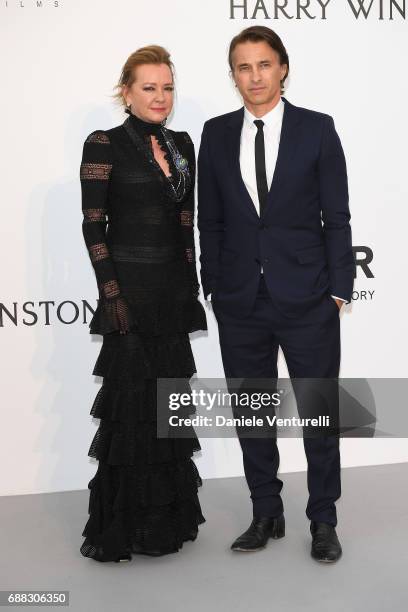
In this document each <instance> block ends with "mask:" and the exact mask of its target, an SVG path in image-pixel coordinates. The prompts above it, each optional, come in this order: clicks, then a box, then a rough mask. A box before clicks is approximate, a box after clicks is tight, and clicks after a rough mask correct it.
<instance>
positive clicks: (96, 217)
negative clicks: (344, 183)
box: [80, 45, 207, 561]
mask: <svg viewBox="0 0 408 612" xmlns="http://www.w3.org/2000/svg"><path fill="white" fill-rule="evenodd" d="M117 88H118V90H119V91H118V93H117V95H116V97H117V98H118V99H119V100H120V101H121V103H122V104H123V105H124V106H125V111H126V112H127V113H128V115H129V116H128V117H127V118H126V120H125V121H124V123H123V124H122V125H119V126H117V127H114V128H112V129H109V130H106V131H103V130H97V131H94V132H92V133H91V134H90V135H89V136H88V137H87V138H86V141H85V143H84V148H83V157H82V163H81V171H80V175H81V189H82V210H83V214H84V219H83V234H84V238H85V243H86V245H87V248H88V250H89V256H90V259H91V261H92V265H93V267H94V270H95V275H96V279H97V283H98V287H99V302H98V307H97V309H96V311H95V313H94V316H93V318H92V321H91V323H90V333H91V334H101V335H102V336H103V343H102V347H101V351H100V354H99V356H98V359H97V361H96V364H95V367H94V370H93V374H95V375H97V376H102V377H103V384H102V386H101V388H100V390H99V392H98V394H97V396H96V398H95V401H94V404H93V406H92V409H91V414H92V415H93V416H94V417H96V418H100V419H101V421H100V425H99V428H98V430H97V432H96V434H95V437H94V439H93V441H92V444H91V446H90V449H89V453H88V454H89V456H90V457H94V458H96V459H98V460H99V464H98V469H97V472H96V475H95V476H94V477H93V478H92V480H91V481H90V482H89V484H88V488H89V489H90V498H89V520H88V522H87V524H86V526H85V529H84V531H83V534H82V535H83V536H84V537H85V541H84V542H83V544H82V546H81V553H82V554H83V555H84V556H85V557H91V558H93V559H95V560H98V561H122V560H130V559H131V557H132V553H143V554H148V555H163V554H166V553H171V552H176V551H177V550H179V549H180V548H181V547H182V545H183V542H184V541H186V540H195V538H196V537H197V532H198V525H199V524H201V523H203V522H204V521H205V519H204V517H203V515H202V513H201V508H200V504H199V501H198V497H197V487H198V486H200V485H201V479H200V476H199V474H198V470H197V468H196V466H195V464H194V462H193V460H192V459H191V457H192V455H193V452H194V451H196V450H200V445H199V442H198V440H197V437H196V436H195V433H194V432H193V434H192V436H191V437H190V438H184V439H183V438H180V439H170V438H159V437H157V431H156V424H157V415H156V382H157V378H158V377H168V378H173V377H175V378H184V377H185V379H186V383H187V384H188V385H189V383H188V381H189V379H190V377H191V376H192V375H193V374H194V372H196V368H195V363H194V358H193V354H192V351H191V346H190V340H189V336H188V334H189V332H192V331H195V330H199V329H202V330H205V329H207V322H206V316H205V311H204V308H203V306H202V304H201V303H200V302H199V301H198V299H197V296H198V292H199V284H198V280H197V274H196V266H195V249H194V233H193V219H194V183H195V155H194V145H193V143H192V141H191V139H190V137H189V136H188V134H187V133H186V132H174V131H172V130H169V129H167V128H165V127H164V124H165V121H166V118H167V117H168V115H169V114H170V112H171V110H172V106H173V95H174V93H173V92H174V84H173V64H172V62H171V61H170V56H169V54H168V53H167V51H166V50H165V49H163V48H162V47H159V46H156V45H152V46H148V47H144V48H142V49H139V50H138V51H136V52H135V53H133V54H132V55H131V56H130V57H129V58H128V60H127V61H126V64H125V65H124V67H123V69H122V74H121V77H120V81H119V84H118V86H117ZM107 223H108V228H107V231H105V230H106V225H107Z"/></svg>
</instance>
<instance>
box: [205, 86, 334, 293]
mask: <svg viewBox="0 0 408 612" xmlns="http://www.w3.org/2000/svg"><path fill="white" fill-rule="evenodd" d="M284 108H285V103H284V102H283V100H282V98H279V102H278V103H277V104H276V105H275V106H274V107H273V109H272V110H270V111H269V112H267V113H266V115H264V116H263V117H255V115H253V114H252V113H251V112H250V111H249V110H248V109H247V108H246V107H245V108H244V121H243V124H242V130H241V144H240V154H239V163H240V168H241V175H242V180H243V181H244V184H245V187H246V188H247V191H248V193H249V195H250V196H251V199H252V201H253V203H254V206H255V208H256V211H257V213H258V215H259V214H260V213H259V198H258V187H257V183H256V169H255V136H256V135H257V132H258V128H257V127H256V125H255V123H254V121H255V120H256V119H262V121H263V122H264V126H263V132H264V141H265V167H266V180H267V183H268V190H270V188H271V184H272V178H273V174H274V172H275V166H276V160H277V157H278V149H279V141H280V134H281V129H282V119H283V111H284ZM261 272H263V268H262V267H261ZM332 297H336V296H334V295H333V296H332ZM208 299H209V300H211V293H209V294H208ZM338 299H339V300H342V301H343V302H345V301H346V300H344V299H343V298H338Z"/></svg>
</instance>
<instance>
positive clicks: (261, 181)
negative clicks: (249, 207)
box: [254, 119, 268, 215]
mask: <svg viewBox="0 0 408 612" xmlns="http://www.w3.org/2000/svg"><path fill="white" fill-rule="evenodd" d="M254 123H255V125H256V127H257V128H258V132H257V134H256V136H255V171H256V185H257V188H258V198H259V214H260V215H261V214H262V211H263V210H264V208H265V206H266V199H267V197H268V181H267V179H266V167H265V140H264V132H263V126H264V122H263V121H262V119H256V120H255V121H254Z"/></svg>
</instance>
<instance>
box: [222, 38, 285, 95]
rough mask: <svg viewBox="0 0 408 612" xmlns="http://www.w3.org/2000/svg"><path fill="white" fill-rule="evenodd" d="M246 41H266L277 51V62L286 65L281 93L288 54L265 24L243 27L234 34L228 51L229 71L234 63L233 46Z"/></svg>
mask: <svg viewBox="0 0 408 612" xmlns="http://www.w3.org/2000/svg"><path fill="white" fill-rule="evenodd" d="M248 41H250V42H260V41H265V42H266V43H268V45H269V46H270V47H271V49H273V50H274V51H276V52H277V53H278V55H279V63H280V64H281V65H282V64H286V65H287V69H286V74H285V76H284V77H283V79H281V93H283V88H284V83H285V79H286V77H287V76H288V74H289V56H288V54H287V51H286V49H285V46H284V44H283V42H282V41H281V39H280V38H279V36H278V35H277V34H276V32H274V31H273V30H271V29H270V28H267V27H266V26H251V27H250V28H245V30H242V32H240V33H239V34H237V35H236V36H234V38H233V39H232V40H231V43H230V47H229V52H228V63H229V65H230V68H231V72H232V73H233V72H234V65H233V63H232V54H233V52H234V50H235V47H236V46H237V45H239V44H241V43H245V42H248Z"/></svg>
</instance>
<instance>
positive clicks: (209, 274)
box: [197, 97, 355, 317]
mask: <svg viewBox="0 0 408 612" xmlns="http://www.w3.org/2000/svg"><path fill="white" fill-rule="evenodd" d="M282 100H283V102H284V105H285V106H284V113H283V119H282V129H281V135H280V143H279V149H278V157H277V161H276V166H275V172H274V175H273V180H272V184H271V188H270V190H269V193H268V198H267V204H266V207H265V209H264V210H263V211H262V213H261V215H258V212H257V210H256V208H255V205H254V203H253V201H252V199H251V197H250V195H249V193H248V191H247V189H246V187H245V184H244V182H243V180H242V176H241V170H240V164H239V156H240V136H241V129H242V123H243V120H244V107H242V108H240V109H239V110H237V111H234V112H232V113H227V114H225V115H221V116H219V117H214V118H213V119H210V120H208V121H206V122H205V124H204V129H203V132H202V137H201V145H200V150H199V155H198V175H197V179H198V210H197V225H198V229H199V232H200V248H201V255H200V264H201V270H200V273H201V282H202V287H203V292H204V296H205V297H207V295H208V294H209V293H212V300H213V301H214V303H217V305H218V306H219V307H221V308H222V309H223V310H225V311H230V312H231V313H235V314H236V315H237V316H247V315H248V314H249V312H250V310H251V308H252V306H253V303H254V301H255V297H256V293H257V288H258V282H259V274H260V269H261V265H262V267H263V272H264V277H265V282H266V284H267V287H268V290H269V292H270V295H271V298H272V300H273V301H274V303H275V305H276V307H277V308H278V309H279V310H281V311H282V313H284V314H285V315H287V316H289V317H292V316H298V315H299V314H301V313H302V312H304V311H305V309H308V308H310V307H311V306H313V305H314V304H315V303H317V302H318V301H319V300H320V299H321V297H322V295H323V294H324V293H328V294H334V295H336V296H338V297H342V298H344V299H345V300H346V301H347V302H349V301H350V300H351V294H352V290H353V282H354V275H355V262H354V256H353V251H352V243H351V227H350V211H349V204H348V200H349V198H348V186H347V170H346V162H345V158H344V153H343V149H342V146H341V143H340V139H339V136H338V134H337V132H336V130H335V127H334V122H333V118H332V117H331V116H330V115H327V114H325V113H320V112H317V111H312V110H309V109H306V108H301V107H298V106H295V105H294V104H291V103H290V102H289V101H288V100H287V99H286V98H284V97H282ZM254 163H255V162H254Z"/></svg>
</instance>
